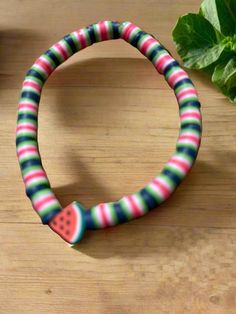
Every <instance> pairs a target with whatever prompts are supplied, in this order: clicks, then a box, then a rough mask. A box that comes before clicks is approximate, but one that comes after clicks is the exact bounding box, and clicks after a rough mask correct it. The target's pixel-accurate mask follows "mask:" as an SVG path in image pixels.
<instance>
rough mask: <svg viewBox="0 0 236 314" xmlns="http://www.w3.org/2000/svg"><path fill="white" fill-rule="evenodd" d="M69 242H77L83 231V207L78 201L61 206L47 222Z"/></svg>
mask: <svg viewBox="0 0 236 314" xmlns="http://www.w3.org/2000/svg"><path fill="white" fill-rule="evenodd" d="M48 225H49V227H50V228H51V229H52V230H53V231H54V232H56V233H57V234H58V235H59V236H60V237H61V238H62V239H64V240H65V241H66V242H68V243H69V244H72V245H73V244H76V243H78V242H79V241H80V240H81V239H82V237H83V235H84V232H85V209H84V208H83V207H82V205H81V204H80V203H78V202H73V203H72V204H70V205H68V206H67V207H65V208H63V209H62V210H61V211H60V212H59V213H58V214H56V215H55V216H54V217H53V218H52V219H51V220H50V221H49V223H48Z"/></svg>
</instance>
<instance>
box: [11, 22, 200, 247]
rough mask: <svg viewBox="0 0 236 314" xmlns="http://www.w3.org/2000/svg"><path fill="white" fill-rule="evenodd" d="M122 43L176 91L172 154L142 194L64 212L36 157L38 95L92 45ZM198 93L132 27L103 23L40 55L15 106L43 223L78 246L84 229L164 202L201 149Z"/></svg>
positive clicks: (30, 192)
mask: <svg viewBox="0 0 236 314" xmlns="http://www.w3.org/2000/svg"><path fill="white" fill-rule="evenodd" d="M119 38H120V39H124V40H125V41H127V42H128V43H130V44H131V45H132V46H134V47H136V48H137V49H138V50H139V51H140V52H141V53H142V54H143V55H144V56H146V57H147V58H148V59H149V60H150V61H151V62H152V63H153V65H154V67H155V68H156V70H157V71H158V72H159V73H160V74H162V75H164V77H165V80H166V81H167V83H168V84H169V86H170V87H171V88H172V89H173V90H174V93H175V95H176V98H177V101H178V104H179V116H180V131H179V136H178V139H177V144H176V150H175V152H174V154H173V156H172V157H171V158H170V159H169V161H168V162H167V163H166V164H165V166H164V168H163V170H162V171H161V173H160V175H158V176H157V177H155V178H154V179H153V180H152V181H151V182H149V183H148V184H147V185H146V186H145V187H144V188H142V189H141V190H140V191H138V192H136V193H134V194H132V195H128V196H124V197H123V198H122V199H120V200H119V201H115V202H112V203H102V204H98V205H96V206H93V207H92V208H90V209H87V210H85V208H84V207H83V206H82V205H81V204H80V203H79V202H76V201H75V202H73V203H72V204H70V205H68V206H67V207H65V208H62V206H61V205H60V203H59V201H58V200H57V198H56V196H55V194H54V193H53V191H52V189H51V186H50V183H49V180H48V178H47V175H46V172H45V170H44V168H43V165H42V161H41V158H40V153H39V147H38V141H37V128H38V107H39V102H40V97H41V91H42V87H43V85H44V83H45V82H46V80H47V78H48V77H49V76H50V74H51V73H52V72H53V71H54V70H55V69H56V68H57V67H58V66H59V65H60V64H62V63H63V62H64V61H65V60H67V59H68V58H69V57H70V56H72V55H73V54H74V53H76V52H78V51H79V50H82V49H84V48H86V47H88V46H90V45H92V44H93V43H96V42H100V41H104V40H111V39H119ZM200 107H201V105H200V102H199V101H198V97H197V92H196V89H195V87H194V85H193V83H192V81H191V80H190V79H189V77H188V74H187V73H186V72H185V71H184V70H183V69H181V67H180V66H179V64H178V62H177V61H176V60H175V59H174V58H173V57H172V56H171V55H170V53H169V52H168V51H167V50H166V49H165V48H164V47H163V46H162V45H161V44H160V43H159V42H158V41H157V39H155V38H154V37H153V36H152V35H150V34H147V33H146V32H144V31H142V30H141V29H140V28H139V27H137V26H136V25H134V24H133V23H130V22H122V23H119V22H117V21H115V22H114V21H101V22H98V23H96V24H91V25H89V26H88V27H85V28H82V29H79V30H77V31H74V32H72V33H70V34H68V35H66V36H65V37H63V38H62V39H61V40H60V41H59V42H58V43H56V44H55V45H53V46H52V47H51V48H49V49H48V50H47V51H46V52H45V53H44V54H43V55H41V56H40V57H39V58H38V59H37V60H36V61H35V63H34V64H33V66H32V67H31V68H30V70H29V71H28V72H27V74H26V77H25V80H24V82H23V87H22V91H21V98H20V102H19V106H18V119H17V129H16V147H17V156H18V160H19V164H20V168H21V172H22V177H23V180H24V184H25V187H26V195H27V196H28V197H29V198H30V200H31V202H32V205H33V208H34V209H35V211H36V212H37V213H38V214H39V216H40V218H41V220H42V223H43V224H48V225H49V227H50V228H51V229H52V230H53V231H55V232H56V233H57V234H58V235H59V236H61V237H62V238H63V239H64V240H65V241H67V242H68V243H70V244H75V243H78V242H79V241H80V240H81V238H82V237H83V234H84V232H85V230H86V229H100V228H106V227H109V226H114V225H117V224H120V223H123V222H127V221H129V220H131V219H134V218H138V217H141V216H143V215H144V214H146V213H147V212H148V211H149V210H151V209H154V208H156V207H157V206H158V205H160V204H161V203H162V202H163V201H165V200H166V199H167V198H168V197H169V196H170V195H171V194H172V193H173V191H174V190H175V189H176V187H177V186H178V185H179V184H180V182H181V181H182V180H183V178H184V177H185V176H186V174H187V173H188V172H189V170H190V169H191V167H192V165H193V163H194V161H195V159H196V157H197V154H198V150H199V146H200V142H201V132H202V122H201V120H202V119H201V112H200Z"/></svg>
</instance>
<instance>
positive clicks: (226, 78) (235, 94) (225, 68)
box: [212, 56, 236, 102]
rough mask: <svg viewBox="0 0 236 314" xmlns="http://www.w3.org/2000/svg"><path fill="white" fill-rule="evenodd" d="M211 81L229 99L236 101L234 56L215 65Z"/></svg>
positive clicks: (235, 59)
mask: <svg viewBox="0 0 236 314" xmlns="http://www.w3.org/2000/svg"><path fill="white" fill-rule="evenodd" d="M212 81H213V83H215V84H216V86H218V88H219V89H220V90H221V91H222V92H223V94H224V95H226V96H227V97H228V98H229V99H230V101H232V102H235V101H236V56H235V57H234V58H231V59H230V60H224V61H223V62H222V63H220V64H218V65H217V66H216V67H215V70H214V73H213V75H212Z"/></svg>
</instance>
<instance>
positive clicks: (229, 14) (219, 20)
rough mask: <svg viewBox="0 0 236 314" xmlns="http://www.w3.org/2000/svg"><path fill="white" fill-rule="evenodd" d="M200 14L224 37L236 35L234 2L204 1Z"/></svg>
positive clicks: (221, 0)
mask: <svg viewBox="0 0 236 314" xmlns="http://www.w3.org/2000/svg"><path fill="white" fill-rule="evenodd" d="M200 14H201V15H202V16H204V17H205V18H206V19H207V20H208V21H209V22H210V23H211V24H212V25H213V26H214V27H215V28H216V29H217V30H218V31H219V32H221V33H222V34H224V35H225V36H233V35H235V33H236V1H235V0H204V1H203V3H202V5H201V8H200Z"/></svg>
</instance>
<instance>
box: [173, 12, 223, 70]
mask: <svg viewBox="0 0 236 314" xmlns="http://www.w3.org/2000/svg"><path fill="white" fill-rule="evenodd" d="M223 38H224V37H223V36H222V35H221V34H220V33H219V32H218V31H217V30H216V29H215V28H214V27H213V26H212V25H211V23H210V22H209V21H208V20H206V19H205V18H204V17H203V16H201V15H199V14H192V13H189V14H187V15H184V16H182V17H180V18H179V20H178V22H177V24H176V26H175V28H174V30H173V39H174V41H175V43H176V46H177V51H178V53H179V55H180V56H181V58H182V60H183V62H184V65H185V66H186V67H187V68H190V69H203V68H205V67H207V66H209V65H210V64H212V63H214V62H215V61H217V60H218V59H219V57H220V55H221V53H222V52H223V50H224V45H223V44H222V40H223Z"/></svg>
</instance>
